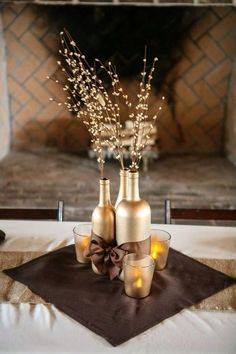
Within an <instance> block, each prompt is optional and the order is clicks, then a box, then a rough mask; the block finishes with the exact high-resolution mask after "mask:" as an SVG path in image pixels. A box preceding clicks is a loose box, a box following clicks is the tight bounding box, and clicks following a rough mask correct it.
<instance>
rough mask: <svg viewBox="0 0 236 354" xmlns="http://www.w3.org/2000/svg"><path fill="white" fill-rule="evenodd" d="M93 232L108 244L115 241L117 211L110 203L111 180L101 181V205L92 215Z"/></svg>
mask: <svg viewBox="0 0 236 354" xmlns="http://www.w3.org/2000/svg"><path fill="white" fill-rule="evenodd" d="M92 230H93V232H94V233H95V234H96V235H98V236H100V237H101V238H103V239H104V240H105V241H106V242H107V243H111V244H112V243H113V241H114V239H115V210H114V208H113V206H112V205H111V201H110V180H109V179H101V180H100V195H99V204H98V205H97V206H96V208H95V209H94V211H93V214H92Z"/></svg>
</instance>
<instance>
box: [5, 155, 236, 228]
mask: <svg viewBox="0 0 236 354" xmlns="http://www.w3.org/2000/svg"><path fill="white" fill-rule="evenodd" d="M0 169H1V178H0V206H5V207H6V206H9V207H52V206H55V205H56V201H57V200H58V199H59V198H60V199H63V200H64V201H65V204H66V209H65V218H66V220H76V221H86V220H89V219H90V218H91V213H92V210H93V208H94V207H95V205H96V204H97V201H98V179H99V173H98V171H97V167H96V163H95V162H94V161H93V160H89V159H85V158H78V157H77V156H75V155H67V154H55V153H53V152H46V153H45V152H44V153H25V152H12V153H10V154H9V155H8V157H7V158H5V159H4V160H3V161H1V162H0ZM105 169H106V170H105V171H106V175H107V177H109V178H110V179H111V191H112V201H113V202H115V198H116V195H117V190H118V164H116V163H108V164H107V165H106V166H105ZM140 182H141V183H140V188H141V195H142V197H143V198H145V199H147V200H148V201H149V203H150V204H151V208H152V221H153V222H163V220H164V200H165V199H166V198H170V199H171V200H172V201H173V205H174V206H176V207H191V206H192V207H216V208H236V167H234V166H233V165H232V164H231V163H230V162H229V161H227V160H226V159H225V158H223V157H201V158H199V157H196V156H186V157H168V158H163V159H160V160H158V161H157V162H155V163H153V164H152V166H151V168H150V170H149V171H148V172H147V173H146V174H144V173H142V176H141V181H140ZM231 224H232V223H231ZM234 224H236V223H234Z"/></svg>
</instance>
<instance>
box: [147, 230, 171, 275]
mask: <svg viewBox="0 0 236 354" xmlns="http://www.w3.org/2000/svg"><path fill="white" fill-rule="evenodd" d="M170 239H171V236H170V234H169V233H168V232H166V231H163V230H159V229H152V230H151V256H152V258H153V259H154V260H155V263H156V269H157V270H162V269H164V268H165V266H166V263H167V259H168V253H169V246H170Z"/></svg>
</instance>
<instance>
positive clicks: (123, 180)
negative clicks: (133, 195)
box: [119, 169, 129, 199]
mask: <svg viewBox="0 0 236 354" xmlns="http://www.w3.org/2000/svg"><path fill="white" fill-rule="evenodd" d="M128 182H129V170H128V169H126V170H120V189H119V194H120V196H121V197H122V199H127V197H128Z"/></svg>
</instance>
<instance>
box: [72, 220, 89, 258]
mask: <svg viewBox="0 0 236 354" xmlns="http://www.w3.org/2000/svg"><path fill="white" fill-rule="evenodd" d="M91 230H92V226H91V223H87V224H78V225H76V226H75V227H74V229H73V233H74V241H75V253H76V259H77V261H78V262H79V263H89V262H91V259H90V257H86V256H85V255H84V252H85V250H86V248H87V247H88V245H89V243H90V241H91Z"/></svg>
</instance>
